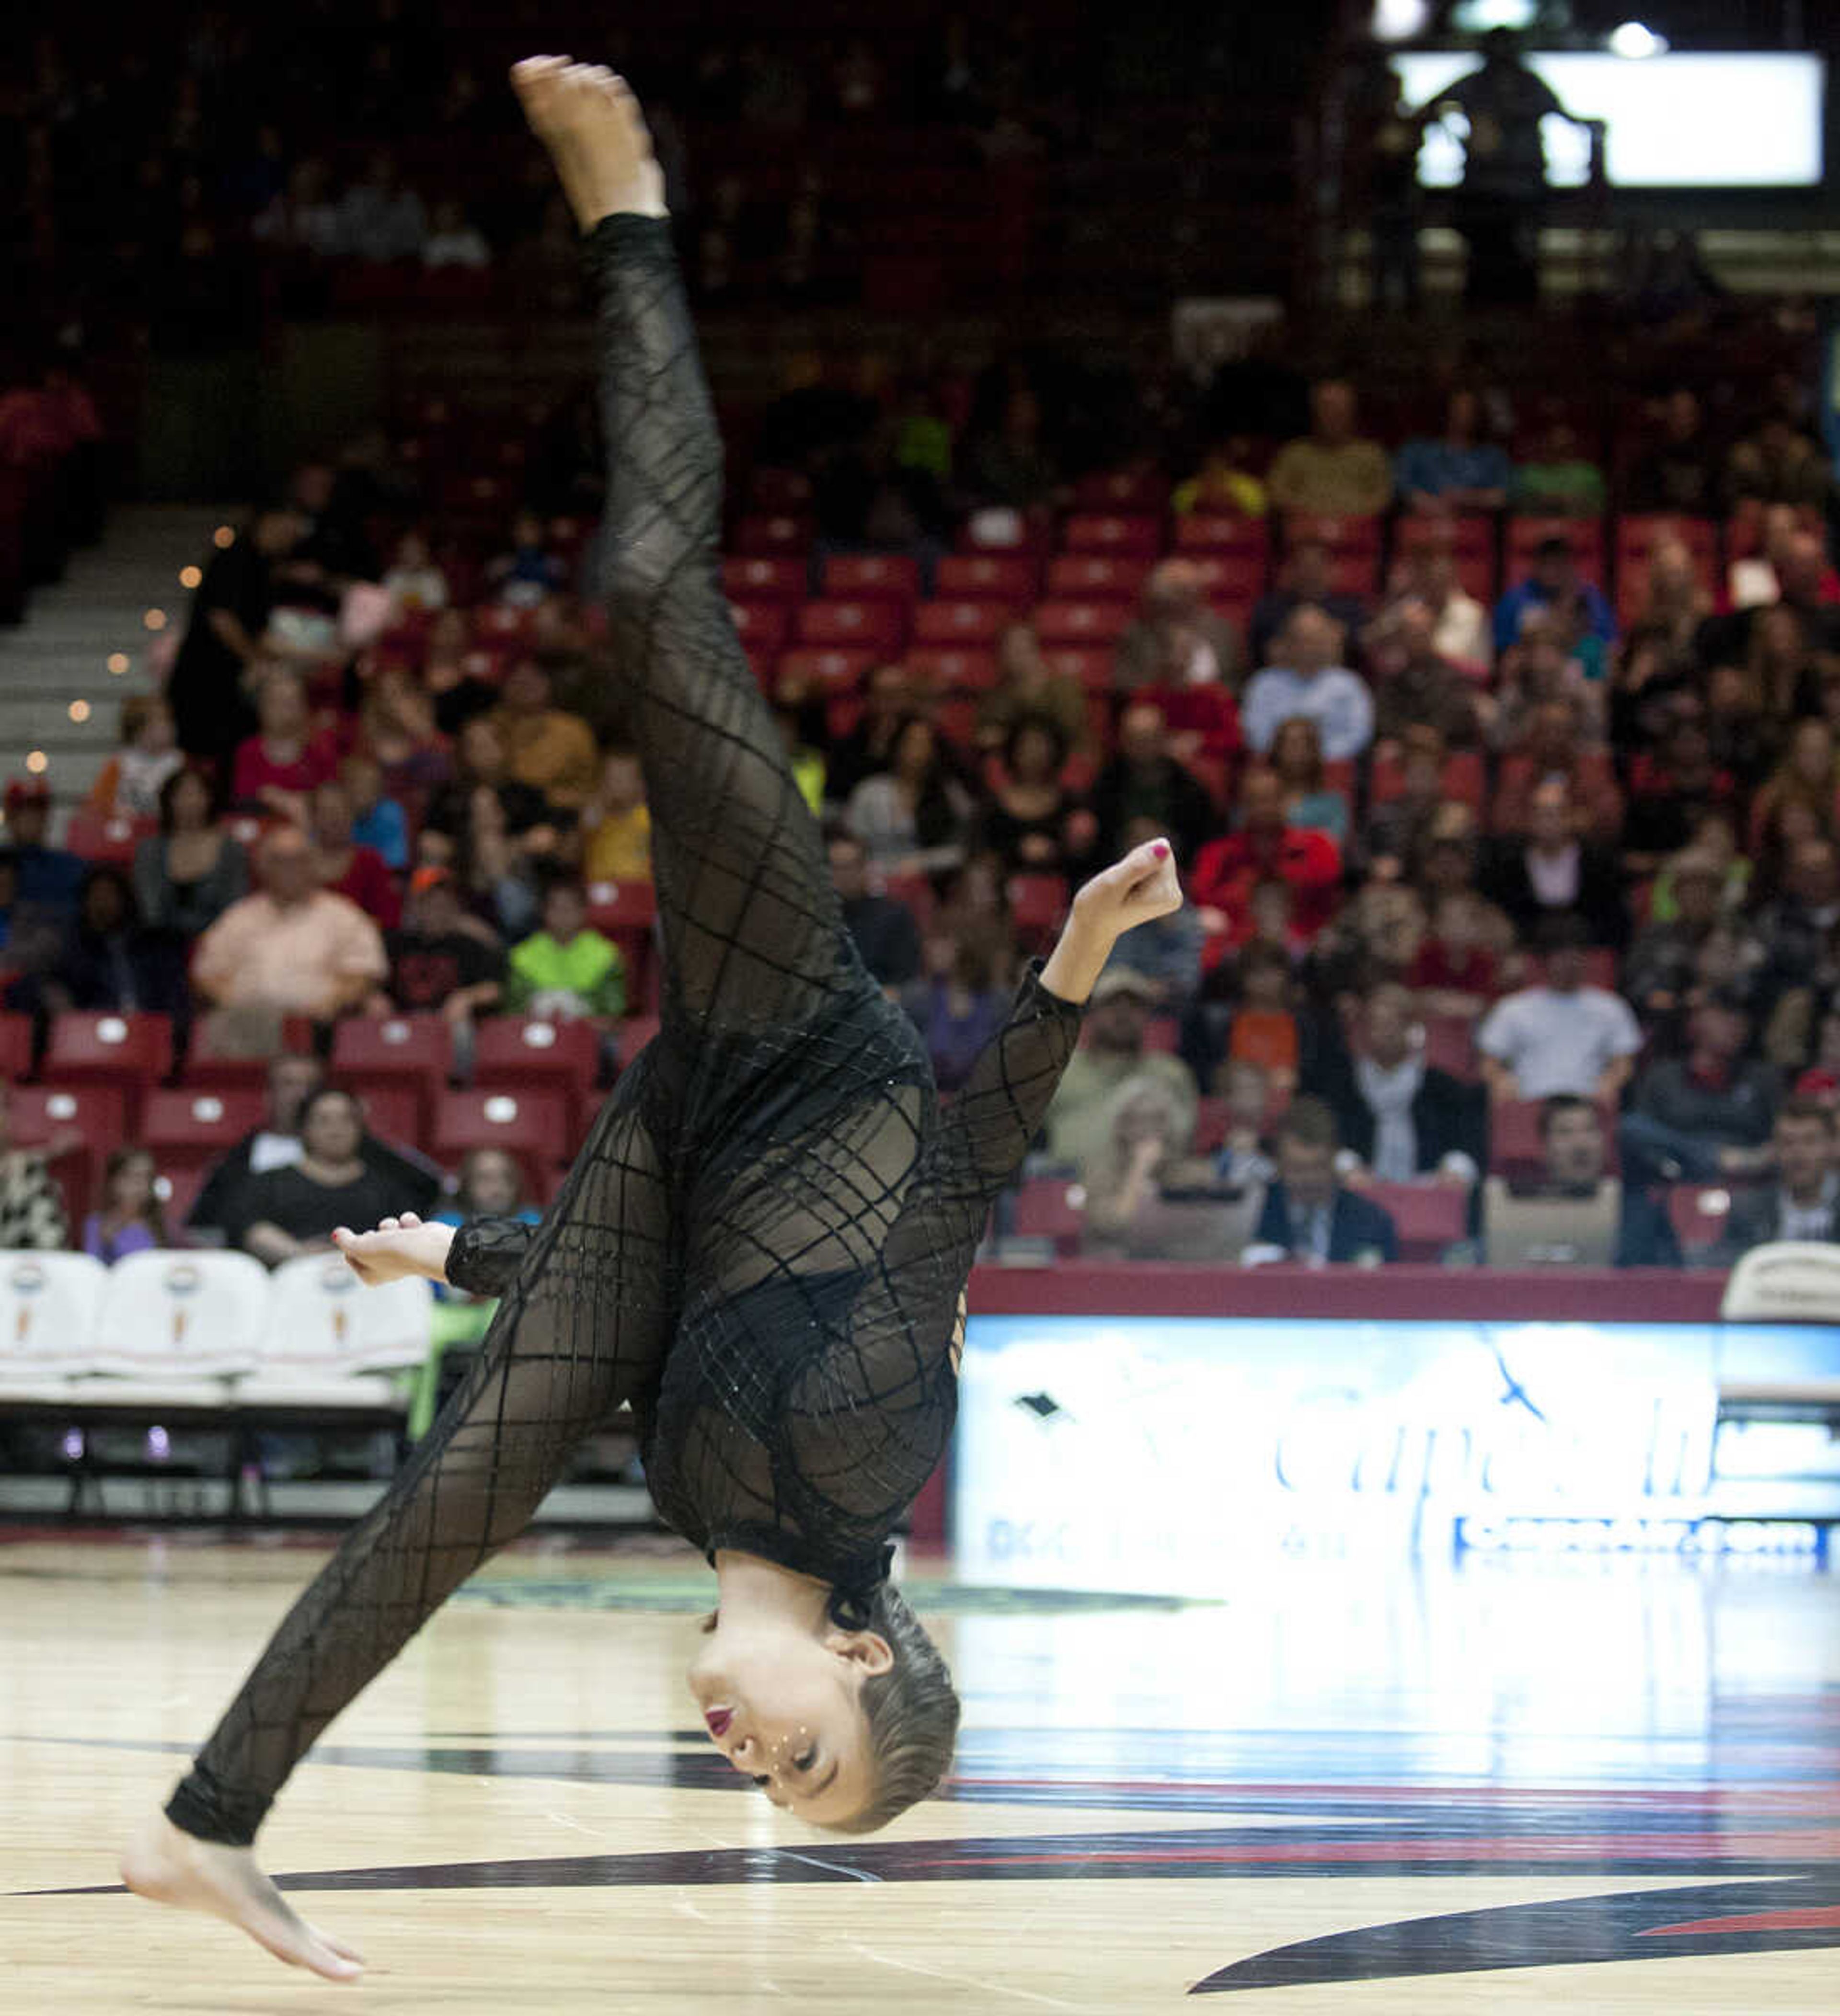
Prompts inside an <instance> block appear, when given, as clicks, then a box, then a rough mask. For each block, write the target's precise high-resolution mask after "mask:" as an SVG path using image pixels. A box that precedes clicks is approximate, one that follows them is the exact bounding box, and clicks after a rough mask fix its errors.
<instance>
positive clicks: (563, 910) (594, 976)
mask: <svg viewBox="0 0 1840 2016" xmlns="http://www.w3.org/2000/svg"><path fill="white" fill-rule="evenodd" d="M587 926H588V899H587V898H586V897H585V895H583V894H582V885H581V884H580V883H578V882H574V881H571V880H567V878H564V879H562V880H558V881H556V882H553V883H551V884H550V885H549V890H548V891H547V892H546V894H545V895H544V898H543V928H542V930H541V931H538V932H537V933H536V934H535V935H534V936H533V937H531V938H526V939H525V940H524V942H523V943H522V944H521V945H513V947H512V949H511V959H510V970H509V972H508V974H507V975H506V981H505V1005H506V1007H507V1008H509V1009H510V1010H511V1011H512V1013H513V1014H518V1015H547V1016H552V1017H565V1018H566V1017H570V1016H575V1015H607V1016H610V1017H616V1018H617V1017H619V1016H621V1015H624V1014H625V1012H626V962H625V959H623V958H622V957H621V954H620V948H619V947H618V945H615V944H614V941H613V940H612V939H611V938H603V937H602V936H601V934H600V932H599V931H589V929H588V927H587Z"/></svg>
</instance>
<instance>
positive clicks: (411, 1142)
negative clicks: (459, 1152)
mask: <svg viewBox="0 0 1840 2016" xmlns="http://www.w3.org/2000/svg"><path fill="white" fill-rule="evenodd" d="M327 1082H328V1083H329V1084H333V1085H337V1086H338V1088H339V1089H340V1091H341V1092H348V1093H351V1096H353V1097H354V1098H355V1100H357V1101H358V1103H359V1104H360V1105H361V1106H362V1107H363V1108H364V1127H365V1132H366V1133H367V1134H374V1135H375V1136H376V1138H377V1139H379V1140H380V1141H393V1142H394V1143H396V1144H397V1146H398V1147H405V1148H420V1147H422V1146H423V1143H425V1142H426V1141H427V1139H428V1121H427V1115H426V1114H424V1113H423V1110H422V1092H421V1087H420V1086H419V1085H416V1084H415V1083H413V1082H412V1081H410V1080H409V1079H407V1078H405V1079H403V1080H401V1081H400V1082H398V1083H397V1084H394V1085H391V1084H388V1083H387V1082H385V1081H384V1080H383V1079H382V1078H374V1079H373V1080H372V1081H371V1082H370V1083H369V1084H368V1085H350V1084H347V1083H346V1082H344V1080H343V1079H341V1078H337V1077H334V1078H331V1079H329V1080H328V1081H327Z"/></svg>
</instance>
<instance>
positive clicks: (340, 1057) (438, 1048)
mask: <svg viewBox="0 0 1840 2016" xmlns="http://www.w3.org/2000/svg"><path fill="white" fill-rule="evenodd" d="M452 1070H453V1035H452V1031H451V1029H450V1028H448V1024H447V1021H445V1018H444V1017H441V1016H439V1015H381V1016H371V1015H351V1016H347V1017H345V1019H344V1021H341V1022H340V1024H339V1025H338V1028H337V1030H336V1031H334V1033H333V1047H332V1071H333V1076H334V1077H336V1078H337V1079H338V1081H339V1082H340V1084H341V1085H344V1086H347V1088H349V1089H351V1090H352V1091H354V1092H357V1093H366V1092H368V1091H369V1089H370V1088H371V1087H373V1085H375V1086H382V1087H384V1088H391V1087H394V1088H398V1089H409V1090H411V1091H412V1092H413V1093H414V1094H415V1097H416V1106H417V1111H418V1112H419V1115H420V1125H419V1126H418V1128H417V1129H416V1132H418V1133H419V1132H420V1131H421V1127H425V1126H426V1125H427V1121H429V1119H430V1117H431V1116H432V1114H433V1113H434V1102H435V1100H437V1098H438V1097H439V1096H440V1094H441V1088H442V1087H443V1086H444V1085H445V1084H446V1083H447V1081H448V1076H449V1075H450V1074H451V1073H452Z"/></svg>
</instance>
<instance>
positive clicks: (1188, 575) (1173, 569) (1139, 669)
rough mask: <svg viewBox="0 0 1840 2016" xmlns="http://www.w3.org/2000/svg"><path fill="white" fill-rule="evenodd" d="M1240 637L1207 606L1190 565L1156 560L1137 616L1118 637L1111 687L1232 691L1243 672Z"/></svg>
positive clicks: (1194, 568) (1199, 576) (1198, 575)
mask: <svg viewBox="0 0 1840 2016" xmlns="http://www.w3.org/2000/svg"><path fill="white" fill-rule="evenodd" d="M1244 663H1245V661H1244V653H1243V652H1242V650H1241V646H1240V633H1239V632H1238V630H1237V628H1235V627H1234V625H1233V624H1232V623H1231V622H1230V621H1228V619H1227V618H1226V617H1224V616H1220V615H1217V614H1215V611H1214V610H1212V609H1210V608H1209V607H1208V598H1207V591H1206V587H1205V584H1204V580H1203V578H1202V574H1201V570H1200V568H1199V567H1197V566H1196V565H1195V563H1194V561H1192V560H1180V559H1176V560H1161V561H1159V562H1158V564H1157V566H1156V567H1154V569H1153V570H1152V571H1151V573H1150V578H1149V579H1148V580H1147V581H1145V583H1144V584H1143V596H1142V599H1141V600H1140V603H1139V605H1138V613H1137V614H1136V617H1134V618H1133V619H1132V621H1131V623H1130V624H1129V625H1128V626H1127V628H1125V630H1124V632H1122V634H1121V635H1120V636H1119V638H1118V648H1117V651H1116V653H1115V654H1114V659H1113V663H1112V683H1113V685H1114V686H1116V687H1117V688H1118V689H1119V690H1120V691H1121V692H1125V693H1131V692H1135V691H1136V690H1137V689H1140V688H1142V687H1146V686H1150V687H1169V688H1172V689H1178V690H1179V689H1183V688H1186V687H1190V686H1207V687H1214V686H1223V687H1225V688H1226V689H1227V690H1228V691H1229V692H1232V691H1233V690H1234V689H1237V686H1238V685H1239V682H1240V676H1241V674H1242V672H1243V671H1244Z"/></svg>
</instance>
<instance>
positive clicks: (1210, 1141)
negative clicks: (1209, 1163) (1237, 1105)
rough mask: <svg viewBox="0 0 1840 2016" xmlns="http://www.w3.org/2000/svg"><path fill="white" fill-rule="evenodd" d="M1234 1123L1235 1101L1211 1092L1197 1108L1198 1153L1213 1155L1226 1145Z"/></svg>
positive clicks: (1195, 1140)
mask: <svg viewBox="0 0 1840 2016" xmlns="http://www.w3.org/2000/svg"><path fill="white" fill-rule="evenodd" d="M1232 1125H1233V1102H1232V1101H1231V1100H1226V1099H1222V1098H1220V1097H1219V1096H1217V1095H1215V1094H1212V1093H1210V1094H1209V1095H1208V1096H1207V1097H1206V1098H1204V1099H1203V1100H1201V1103H1200V1104H1199V1105H1198V1106H1197V1107H1196V1109H1195V1132H1194V1144H1193V1145H1194V1151H1195V1153H1196V1154H1197V1155H1212V1154H1215V1153H1217V1152H1218V1151H1219V1149H1221V1148H1222V1147H1224V1146H1225V1144H1226V1136H1227V1130H1228V1129H1230V1127H1231V1126H1232Z"/></svg>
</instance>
